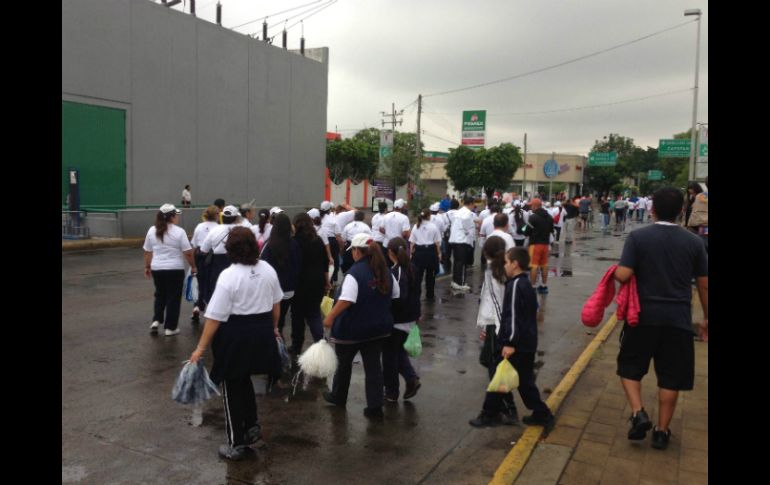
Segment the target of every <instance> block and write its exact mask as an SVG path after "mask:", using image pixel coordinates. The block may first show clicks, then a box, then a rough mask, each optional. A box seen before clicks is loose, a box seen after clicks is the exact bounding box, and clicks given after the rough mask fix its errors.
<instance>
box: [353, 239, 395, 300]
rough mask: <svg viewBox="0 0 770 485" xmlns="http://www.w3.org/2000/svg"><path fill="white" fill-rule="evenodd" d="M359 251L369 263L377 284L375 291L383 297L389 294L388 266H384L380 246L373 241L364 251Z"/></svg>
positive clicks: (389, 277)
mask: <svg viewBox="0 0 770 485" xmlns="http://www.w3.org/2000/svg"><path fill="white" fill-rule="evenodd" d="M359 249H361V250H362V251H361V252H362V253H363V254H364V256H365V257H366V258H367V260H368V262H369V269H371V270H372V273H373V274H374V280H375V281H376V282H377V291H379V292H380V293H382V294H383V295H388V294H390V292H391V287H390V279H391V276H390V271H388V265H387V264H385V258H384V257H383V255H382V250H381V249H380V245H379V244H377V243H376V242H375V241H372V242H370V243H369V246H368V247H367V248H366V249H364V248H359Z"/></svg>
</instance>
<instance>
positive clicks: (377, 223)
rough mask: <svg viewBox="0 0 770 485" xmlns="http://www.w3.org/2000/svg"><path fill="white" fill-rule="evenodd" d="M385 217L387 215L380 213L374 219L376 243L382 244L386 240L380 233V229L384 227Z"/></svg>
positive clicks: (373, 227)
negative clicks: (383, 220) (383, 219)
mask: <svg viewBox="0 0 770 485" xmlns="http://www.w3.org/2000/svg"><path fill="white" fill-rule="evenodd" d="M385 216H386V214H383V213H381V212H378V213H376V214H375V215H374V216H373V217H372V237H373V238H374V240H375V241H376V242H382V241H384V240H385V235H384V234H383V233H381V232H380V227H382V218H383V217H385Z"/></svg>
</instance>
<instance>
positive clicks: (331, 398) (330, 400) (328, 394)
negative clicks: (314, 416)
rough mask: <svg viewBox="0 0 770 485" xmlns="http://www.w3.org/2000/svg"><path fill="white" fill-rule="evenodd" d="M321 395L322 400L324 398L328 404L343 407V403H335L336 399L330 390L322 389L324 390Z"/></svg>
mask: <svg viewBox="0 0 770 485" xmlns="http://www.w3.org/2000/svg"><path fill="white" fill-rule="evenodd" d="M323 396H324V400H325V401H326V402H328V403H329V404H334V405H335V406H339V407H341V408H344V407H345V405H344V404H339V403H337V401H336V400H335V399H334V394H332V393H331V392H329V391H324V392H323Z"/></svg>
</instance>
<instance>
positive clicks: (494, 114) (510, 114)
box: [423, 88, 693, 116]
mask: <svg viewBox="0 0 770 485" xmlns="http://www.w3.org/2000/svg"><path fill="white" fill-rule="evenodd" d="M692 90H693V88H685V89H679V90H677V91H669V92H667V93H660V94H653V95H650V96H644V97H641V98H633V99H624V100H621V101H614V102H612V103H604V104H594V105H591V106H578V107H575V108H563V109H553V110H548V111H527V112H521V113H487V116H525V115H541V114H551V113H564V112H567V111H579V110H584V109H593V108H604V107H607V106H614V105H616V104H624V103H633V102H636V101H643V100H645V99H652V98H660V97H663V96H671V95H672V94H679V93H684V92H688V91H692ZM423 114H429V115H455V114H458V112H454V113H436V112H430V111H423Z"/></svg>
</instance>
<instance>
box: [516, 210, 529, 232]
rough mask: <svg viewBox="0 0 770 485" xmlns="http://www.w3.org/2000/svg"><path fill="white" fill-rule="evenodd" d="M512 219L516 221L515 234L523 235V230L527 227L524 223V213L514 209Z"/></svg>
mask: <svg viewBox="0 0 770 485" xmlns="http://www.w3.org/2000/svg"><path fill="white" fill-rule="evenodd" d="M513 220H514V222H516V234H521V235H522V236H523V235H524V230H525V228H526V227H527V226H526V225H525V224H524V214H523V213H522V212H521V211H514V213H513Z"/></svg>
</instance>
